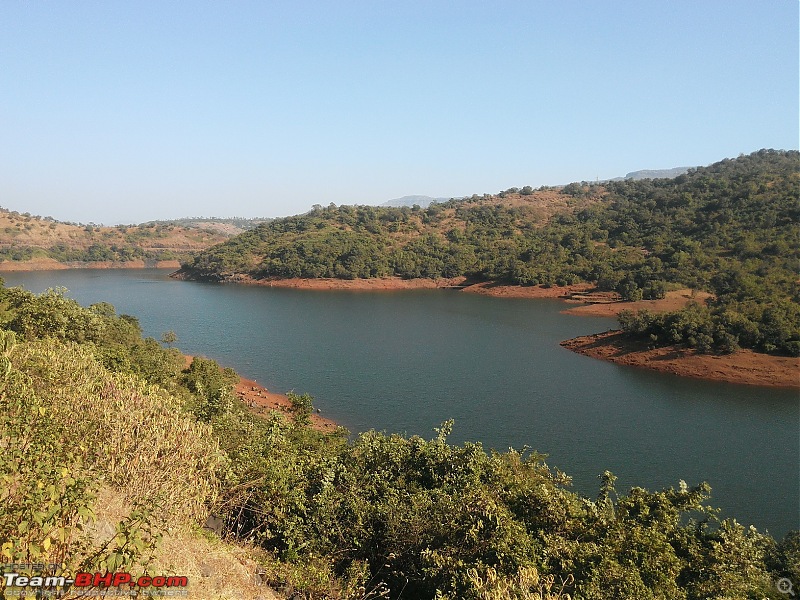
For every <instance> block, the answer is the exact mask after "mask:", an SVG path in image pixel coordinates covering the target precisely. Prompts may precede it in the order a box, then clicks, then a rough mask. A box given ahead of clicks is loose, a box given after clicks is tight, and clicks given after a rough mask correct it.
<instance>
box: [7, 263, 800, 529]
mask: <svg viewBox="0 0 800 600" xmlns="http://www.w3.org/2000/svg"><path fill="white" fill-rule="evenodd" d="M168 274H169V272H168V271H164V270H155V269H142V270H138V269H131V270H67V271H52V272H31V273H4V274H3V278H4V279H5V280H6V284H7V285H22V286H24V287H25V288H27V289H30V290H32V291H35V292H42V291H44V290H45V289H47V288H48V287H56V286H64V287H66V288H67V289H68V290H69V292H68V295H69V296H70V297H72V298H75V299H76V300H78V301H79V302H81V303H82V304H85V305H86V304H90V303H93V302H100V301H107V302H111V303H112V304H113V305H114V306H115V307H116V308H117V312H118V313H126V314H131V315H134V316H136V317H137V318H138V319H139V321H140V323H141V325H142V328H143V330H144V332H145V335H148V336H152V337H155V338H157V339H158V338H160V337H161V334H162V333H163V332H165V331H167V330H173V331H175V333H176V334H177V336H178V342H177V344H176V345H177V346H178V347H179V348H180V349H181V350H182V351H184V352H185V353H187V354H202V355H205V356H208V357H211V358H214V359H216V360H218V361H219V362H220V363H221V364H223V365H224V366H230V367H234V368H235V369H236V370H237V371H239V372H240V373H241V374H242V375H244V376H246V377H248V378H251V379H255V380H257V381H258V382H259V383H261V384H263V385H265V386H266V387H268V388H269V389H270V390H273V391H278V392H286V391H288V390H294V391H296V392H298V393H304V392H308V393H310V394H311V395H313V396H314V397H315V406H317V407H319V408H320V409H321V410H322V414H323V415H324V416H326V417H329V418H332V419H334V420H336V421H337V422H339V423H340V424H342V425H344V426H345V427H347V428H348V429H350V430H351V431H353V432H359V431H364V430H367V429H378V430H386V431H388V432H400V433H408V434H419V435H422V436H424V437H428V438H429V437H432V436H434V435H435V434H434V432H433V428H434V427H438V426H439V425H440V424H441V423H442V422H443V421H445V420H446V419H450V418H452V419H454V420H455V426H454V431H453V435H452V436H451V437H450V441H452V442H462V441H465V440H470V441H481V442H483V444H484V446H485V447H486V448H487V449H488V448H496V449H498V450H507V449H508V448H509V447H514V448H517V449H521V448H522V447H523V446H526V445H527V446H529V447H531V448H533V449H535V450H537V451H539V452H542V453H546V454H548V455H549V458H548V459H547V462H548V464H549V465H550V466H554V467H557V468H559V469H561V470H563V471H565V472H566V473H567V474H568V475H570V476H572V477H573V482H574V487H575V489H577V490H578V491H580V492H581V493H584V494H586V495H589V496H595V495H596V493H597V488H598V484H599V480H598V475H600V474H601V473H602V472H603V471H604V470H609V471H612V472H613V473H614V474H615V475H617V476H618V477H619V480H618V482H617V487H618V489H619V490H627V489H628V488H629V487H630V486H634V485H636V486H641V487H646V488H649V489H659V488H662V487H667V486H677V485H678V482H679V480H681V479H683V480H685V481H686V482H687V483H688V484H689V485H695V484H697V483H699V482H700V481H708V482H709V483H710V484H711V486H712V489H713V496H712V499H711V504H712V505H714V506H716V507H719V508H722V509H723V512H722V515H723V516H724V517H735V518H736V519H737V520H738V521H739V522H741V523H744V524H753V525H755V526H756V527H758V528H759V530H761V531H764V530H768V531H769V532H770V533H772V534H773V535H775V536H778V537H780V536H782V535H783V534H784V533H785V532H786V531H787V530H789V529H798V528H800V514H799V513H800V395H798V393H797V392H793V391H790V390H776V389H769V388H759V387H750V386H741V385H731V384H725V383H716V382H706V381H700V380H689V379H683V378H678V377H676V376H673V375H668V374H660V373H655V372H650V371H646V370H639V369H633V368H630V367H624V366H618V365H614V364H611V363H606V362H602V361H598V360H595V359H592V358H588V357H584V356H580V355H578V354H574V353H572V352H570V351H568V350H565V349H563V348H561V347H560V346H559V342H560V341H561V340H564V339H567V338H570V337H575V336H578V335H584V334H589V333H595V332H599V331H604V330H606V329H610V328H614V327H615V325H616V322H615V321H614V320H612V319H601V318H588V317H576V316H571V315H565V314H561V313H560V311H561V310H563V309H564V308H565V306H566V305H565V304H564V303H562V302H560V301H557V300H521V299H501V298H489V297H484V296H478V295H472V294H463V293H458V292H453V291H443V290H419V291H417V290H414V291H402V292H347V291H309V290H295V289H279V288H265V287H249V286H241V285H219V284H209V283H196V282H185V281H176V280H173V279H170V278H169V277H168Z"/></svg>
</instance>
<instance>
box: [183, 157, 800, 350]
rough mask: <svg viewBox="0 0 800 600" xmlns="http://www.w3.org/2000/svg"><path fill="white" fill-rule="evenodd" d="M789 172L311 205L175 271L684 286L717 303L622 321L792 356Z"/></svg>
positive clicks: (767, 166)
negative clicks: (420, 201) (396, 202)
mask: <svg viewBox="0 0 800 600" xmlns="http://www.w3.org/2000/svg"><path fill="white" fill-rule="evenodd" d="M798 173H800V154H798V152H796V151H776V150H761V151H759V152H755V153H753V154H750V155H747V156H740V157H738V158H736V159H726V160H723V161H720V162H718V163H715V164H713V165H710V166H708V167H702V168H697V169H690V170H689V171H688V172H687V173H685V174H683V175H680V176H678V177H676V178H673V179H643V180H633V179H629V180H624V181H617V182H606V183H604V184H602V185H600V184H594V185H587V184H577V183H573V184H569V185H567V186H564V187H563V188H560V189H549V188H542V189H539V190H531V189H530V188H523V189H522V190H517V189H516V188H512V189H510V190H506V191H505V192H502V193H501V194H498V195H484V196H481V197H479V196H472V197H471V198H465V199H463V200H459V201H449V202H445V203H442V204H433V205H431V206H429V207H428V208H426V209H422V208H408V207H399V208H393V207H371V206H340V207H335V206H331V207H328V208H322V207H319V206H318V207H316V208H315V209H314V210H312V211H311V212H309V213H306V214H304V215H300V216H296V217H288V218H284V219H276V220H275V221H272V222H270V223H267V224H264V225H261V226H259V227H257V228H255V229H253V230H251V231H248V232H245V233H243V234H240V235H238V236H236V237H234V238H232V239H230V240H228V241H226V242H224V243H222V244H220V245H217V246H214V247H213V248H210V249H208V250H206V251H204V252H202V253H200V254H199V255H198V256H196V257H195V258H193V259H192V260H190V261H187V262H186V263H184V264H183V266H182V268H181V271H180V274H179V275H180V276H181V277H184V278H188V279H198V280H211V281H236V280H242V279H252V280H270V279H285V278H297V277H302V278H339V279H357V278H383V277H399V278H403V279H413V278H428V279H438V278H453V277H464V278H467V279H469V280H471V281H499V282H504V283H509V284H516V285H545V286H552V285H560V286H563V285H569V284H576V283H580V282H589V283H592V284H595V285H596V286H597V287H598V288H599V289H600V290H606V291H615V292H617V293H618V294H620V296H621V297H622V298H623V299H624V300H639V299H642V298H644V299H648V298H659V297H663V295H664V294H665V293H666V291H667V290H668V289H671V288H675V287H689V288H692V289H697V290H704V291H707V292H710V293H711V294H713V295H714V296H715V298H716V300H715V304H714V305H713V306H712V307H702V310H697V311H695V312H694V313H692V314H691V315H689V314H688V313H687V314H683V315H682V316H680V317H676V318H675V319H677V320H674V322H673V321H669V322H667V321H664V320H663V319H662V321H659V322H657V321H658V319H655V320H653V319H649V318H647V319H645V320H644V321H632V320H630V319H628V320H627V321H626V324H627V327H628V329H629V330H630V331H631V332H635V333H638V334H647V335H651V336H655V338H656V339H657V340H658V341H659V343H665V342H666V341H668V340H672V341H673V343H676V342H679V341H680V342H686V343H689V344H690V345H692V346H693V347H698V348H702V349H712V348H714V349H715V350H717V351H731V350H732V349H735V348H736V347H738V345H739V344H741V345H743V346H746V347H751V348H756V349H760V350H762V351H773V350H780V351H782V352H787V353H791V354H797V353H800V331H798V327H797V326H796V325H792V323H798V322H800V309H798V285H797V278H796V265H797V264H798V260H800V252H799V251H798V244H797V223H798V217H800V210H799V209H798V203H797V198H798V183H799V181H798V177H799V176H798ZM712 309H713V310H712ZM670 328H672V329H670ZM657 330H658V331H657Z"/></svg>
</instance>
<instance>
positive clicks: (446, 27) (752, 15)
mask: <svg viewBox="0 0 800 600" xmlns="http://www.w3.org/2000/svg"><path fill="white" fill-rule="evenodd" d="M798 135H799V133H798V2H797V0H767V1H764V2H754V1H753V0H724V1H721V0H719V1H718V0H700V1H698V0H690V1H683V0H679V1H675V0H668V1H667V0H664V1H661V2H655V1H649V0H639V1H618V0H614V1H612V0H605V1H603V0H592V1H586V0H580V1H577V0H575V1H570V0H558V1H555V0H547V1H540V0H529V1H520V2H502V1H492V2H489V1H488V0H487V1H483V2H454V1H450V2H445V1H437V0H425V1H413V2H412V1H400V0H398V1H396V2H382V1H379V0H368V1H364V2H350V1H348V0H338V1H331V2H307V1H302V0H291V1H287V2H267V1H265V0H263V1H253V2H247V1H225V2H223V1H220V2H187V1H181V2H172V1H170V2H164V1H161V0H159V1H155V2H147V1H143V0H137V1H135V2H113V1H108V0H104V1H100V2H88V1H79V0H74V1H72V0H70V1H66V0H64V1H49V2H47V1H31V2H26V1H22V0H4V1H3V2H2V3H0V206H3V207H5V208H10V209H12V210H18V211H20V212H26V211H27V212H31V213H33V214H39V215H42V216H45V215H51V216H53V217H55V218H57V219H61V220H70V221H81V222H90V221H93V222H95V223H105V224H115V223H121V222H125V223H128V222H141V221H145V220H150V219H163V218H175V217H182V216H201V215H202V216H233V215H236V216H280V215H287V214H295V213H300V212H305V211H306V210H308V209H309V208H310V207H311V205H312V204H315V203H319V204H324V205H327V204H328V203H330V202H334V203H336V204H355V203H359V204H369V203H372V204H377V203H381V202H384V201H386V200H388V199H390V198H395V197H398V196H403V195H408V194H424V195H430V196H447V197H449V196H462V195H470V194H473V193H478V194H482V193H484V192H497V191H499V190H501V189H506V188H508V187H511V186H523V185H533V186H534V187H538V186H540V185H554V184H563V183H568V182H570V181H576V180H590V179H595V178H597V177H599V178H601V179H602V178H610V177H615V176H620V175H624V174H625V173H627V172H629V171H634V170H638V169H647V168H669V167H675V166H684V165H705V164H709V163H711V162H715V161H717V160H720V159H722V158H726V157H735V156H737V155H739V154H741V153H749V152H752V151H755V150H758V149H760V148H782V149H791V148H797V147H798Z"/></svg>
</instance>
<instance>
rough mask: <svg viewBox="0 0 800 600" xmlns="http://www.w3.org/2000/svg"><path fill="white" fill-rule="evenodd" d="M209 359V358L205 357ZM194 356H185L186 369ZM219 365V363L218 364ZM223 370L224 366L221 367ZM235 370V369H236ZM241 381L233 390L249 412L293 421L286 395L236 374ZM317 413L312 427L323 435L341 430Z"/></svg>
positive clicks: (289, 402)
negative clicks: (282, 416) (278, 414)
mask: <svg viewBox="0 0 800 600" xmlns="http://www.w3.org/2000/svg"><path fill="white" fill-rule="evenodd" d="M198 356H202V355H198ZM204 358H207V357H204ZM193 359H194V356H192V355H190V354H184V355H183V364H184V368H185V369H188V368H189V365H191V364H192V360H193ZM217 364H219V363H217ZM220 368H222V365H220ZM234 370H235V369H234ZM236 375H237V376H238V377H239V381H237V382H236V385H235V386H234V388H233V393H234V395H235V396H236V398H237V399H238V400H239V401H240V402H242V403H243V404H245V405H246V406H247V408H248V410H249V411H250V412H251V413H252V414H254V415H256V416H259V417H262V418H267V417H268V416H269V413H271V412H273V411H276V412H280V413H283V414H284V415H285V416H286V418H287V419H291V418H292V417H291V412H292V410H291V409H292V402H291V400H289V396H287V395H286V394H280V393H278V392H270V391H269V390H268V389H267V388H266V387H264V386H263V385H261V384H260V383H258V382H257V381H255V380H254V379H247V378H246V377H243V376H242V375H240V374H239V372H238V371H237V372H236ZM314 410H315V411H316V412H312V413H311V427H312V429H316V430H317V431H321V432H323V433H331V432H334V431H336V430H337V429H338V428H339V424H338V423H336V422H335V421H332V420H331V419H328V418H326V417H323V416H322V415H321V414H320V411H319V409H318V408H317V409H314Z"/></svg>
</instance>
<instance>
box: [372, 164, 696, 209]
mask: <svg viewBox="0 0 800 600" xmlns="http://www.w3.org/2000/svg"><path fill="white" fill-rule="evenodd" d="M693 168H694V167H673V168H671V169H641V170H639V171H631V172H630V173H628V174H627V175H625V177H615V178H613V179H605V180H603V181H624V180H627V179H632V180H634V181H639V180H641V179H673V178H674V177H678V176H680V175H685V174H686V173H688V172H689V169H693ZM557 187H559V186H557ZM458 199H460V198H456V197H450V198H434V197H432V196H421V195H412V196H402V197H401V198H394V199H392V200H387V201H386V202H384V203H383V204H379V205H378V206H395V207H399V206H414V205H415V204H416V205H418V206H419V207H420V208H428V207H429V206H430V205H431V204H433V203H437V202H447V201H448V200H458Z"/></svg>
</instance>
